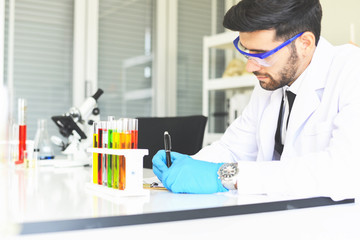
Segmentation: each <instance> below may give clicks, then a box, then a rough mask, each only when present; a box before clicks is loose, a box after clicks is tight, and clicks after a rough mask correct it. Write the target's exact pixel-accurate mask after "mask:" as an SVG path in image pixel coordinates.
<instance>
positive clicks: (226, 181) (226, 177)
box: [218, 163, 239, 190]
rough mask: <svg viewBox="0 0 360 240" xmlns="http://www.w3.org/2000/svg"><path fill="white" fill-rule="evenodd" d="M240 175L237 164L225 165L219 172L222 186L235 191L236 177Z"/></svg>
mask: <svg viewBox="0 0 360 240" xmlns="http://www.w3.org/2000/svg"><path fill="white" fill-rule="evenodd" d="M238 173H239V169H238V164H237V163H224V164H223V165H222V166H221V167H220V168H219V171H218V175H219V179H220V180H221V183H222V185H223V186H224V187H225V188H227V189H229V190H235V189H236V188H235V184H236V180H237V179H236V176H237V175H238Z"/></svg>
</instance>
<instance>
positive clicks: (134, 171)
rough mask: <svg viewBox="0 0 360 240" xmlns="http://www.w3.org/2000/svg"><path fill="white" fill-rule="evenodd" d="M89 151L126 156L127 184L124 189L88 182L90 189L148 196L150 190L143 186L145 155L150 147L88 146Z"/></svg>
mask: <svg viewBox="0 0 360 240" xmlns="http://www.w3.org/2000/svg"><path fill="white" fill-rule="evenodd" d="M87 151H88V152H91V153H101V154H111V155H118V156H125V159H126V170H125V171H126V177H125V178H126V186H125V189H124V190H118V189H113V188H109V187H107V186H103V185H99V184H94V183H93V182H90V183H87V185H86V186H87V188H88V190H91V191H92V192H93V193H94V194H96V195H99V196H101V195H107V196H109V195H110V196H112V197H130V196H148V195H149V194H150V191H149V190H147V189H144V188H143V157H144V156H145V155H148V154H149V150H148V149H107V148H88V149H87Z"/></svg>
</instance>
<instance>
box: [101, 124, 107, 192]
mask: <svg viewBox="0 0 360 240" xmlns="http://www.w3.org/2000/svg"><path fill="white" fill-rule="evenodd" d="M103 148H108V125H107V122H103ZM107 155H108V154H103V161H102V163H103V169H102V170H103V176H102V180H103V182H102V185H104V186H107Z"/></svg>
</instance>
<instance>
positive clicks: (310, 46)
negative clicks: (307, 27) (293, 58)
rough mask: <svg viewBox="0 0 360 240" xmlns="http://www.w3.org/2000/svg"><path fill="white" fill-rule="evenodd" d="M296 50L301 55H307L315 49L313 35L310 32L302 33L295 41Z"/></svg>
mask: <svg viewBox="0 0 360 240" xmlns="http://www.w3.org/2000/svg"><path fill="white" fill-rule="evenodd" d="M297 43H298V44H297V48H298V49H299V50H300V51H301V52H302V53H303V54H309V53H310V52H312V51H313V50H314V48H315V35H314V34H313V33H312V32H308V31H307V32H304V33H303V34H302V35H301V36H300V37H299V39H298V41H297Z"/></svg>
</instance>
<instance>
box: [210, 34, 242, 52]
mask: <svg viewBox="0 0 360 240" xmlns="http://www.w3.org/2000/svg"><path fill="white" fill-rule="evenodd" d="M237 36H239V33H238V32H224V33H220V34H216V35H214V36H206V37H204V40H203V43H204V47H206V48H218V49H231V48H232V47H234V45H233V43H232V41H233V40H234V39H235V38H236V37H237Z"/></svg>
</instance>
